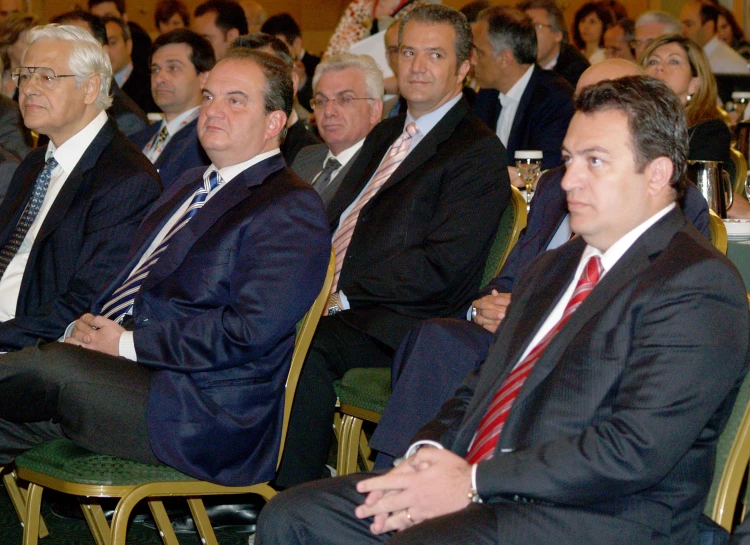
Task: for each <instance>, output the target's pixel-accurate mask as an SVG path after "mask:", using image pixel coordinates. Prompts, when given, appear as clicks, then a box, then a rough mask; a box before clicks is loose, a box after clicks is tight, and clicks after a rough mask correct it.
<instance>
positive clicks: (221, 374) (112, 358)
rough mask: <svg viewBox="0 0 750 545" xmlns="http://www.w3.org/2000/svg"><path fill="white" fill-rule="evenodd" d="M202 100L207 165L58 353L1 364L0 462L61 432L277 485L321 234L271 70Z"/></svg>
mask: <svg viewBox="0 0 750 545" xmlns="http://www.w3.org/2000/svg"><path fill="white" fill-rule="evenodd" d="M203 96H204V104H203V107H202V108H201V115H200V119H199V123H198V131H199V135H200V138H201V142H202V144H203V146H204V148H205V149H206V151H207V152H208V153H209V155H210V157H211V159H212V161H213V163H212V165H211V166H210V167H209V168H208V169H207V170H206V169H204V168H200V169H193V170H192V171H188V172H186V173H185V176H183V177H182V178H181V179H180V180H178V181H177V182H175V184H173V185H172V187H170V188H169V190H168V191H166V192H165V193H164V194H163V195H162V196H161V198H160V199H159V200H158V201H157V202H156V203H155V205H154V207H153V208H152V210H151V212H150V214H149V215H148V216H147V217H146V219H145V220H144V221H143V223H142V225H141V227H140V229H139V230H138V232H137V233H136V234H135V236H134V237H133V245H132V251H131V253H130V255H129V259H128V262H127V263H126V265H125V266H124V267H122V268H121V270H120V272H119V274H117V276H116V277H115V278H114V279H113V280H112V282H110V283H109V285H108V286H107V287H106V288H105V289H104V290H102V291H101V292H100V293H99V295H98V297H97V298H96V300H95V301H94V303H93V305H92V307H91V310H92V313H91V314H85V315H83V316H82V317H81V318H80V319H78V320H77V321H76V322H75V323H74V324H72V326H71V327H70V328H69V331H68V332H66V334H71V333H72V336H71V337H68V338H67V339H66V343H50V344H47V345H43V346H41V347H32V348H30V349H27V350H25V351H22V352H18V353H13V354H8V355H5V356H2V357H0V400H1V401H0V464H2V465H5V464H7V463H8V462H10V461H11V460H12V459H13V457H14V456H15V455H17V454H18V453H19V452H22V451H23V450H25V449H27V448H29V447H30V446H32V445H34V444H36V443H38V442H39V441H40V439H43V438H46V437H61V436H66V437H69V438H70V439H72V440H73V441H74V442H76V443H77V444H79V445H81V446H83V447H85V448H88V449H90V450H94V451H97V452H104V453H108V454H113V455H116V456H120V457H125V458H129V459H133V460H136V461H141V462H149V463H156V462H157V461H159V462H162V463H166V464H168V465H171V466H173V467H175V468H177V469H179V470H180V471H182V472H184V473H186V474H188V475H191V476H193V477H196V478H200V479H205V480H210V481H212V482H216V483H220V484H225V485H246V484H250V483H254V482H259V481H264V480H268V479H270V478H272V477H273V475H274V470H275V460H276V458H277V455H278V448H279V442H280V435H281V416H282V411H283V399H284V385H285V382H286V375H287V371H288V369H289V363H290V359H291V354H292V351H293V348H294V337H295V324H296V322H297V321H298V320H299V319H301V318H302V316H303V315H304V314H305V312H306V311H307V310H308V309H309V307H310V305H311V304H312V302H313V300H314V299H315V297H316V296H317V295H318V293H319V291H320V288H321V286H322V284H323V279H324V277H325V273H326V269H327V264H328V261H329V258H330V238H329V233H328V227H327V223H326V219H325V213H324V209H323V206H322V203H321V202H320V198H319V197H318V195H317V194H316V193H315V192H314V191H313V190H312V189H311V188H310V187H309V185H308V184H306V183H305V182H303V181H302V180H300V179H299V177H297V176H296V175H295V174H294V173H293V172H292V171H291V170H289V169H287V168H285V166H284V161H283V159H282V158H281V157H280V155H279V151H278V138H279V134H280V133H281V131H282V129H283V127H284V124H285V121H286V116H287V115H288V113H289V111H291V107H292V96H293V94H292V84H291V79H290V78H289V74H288V71H287V70H286V69H285V67H284V66H283V65H282V63H280V62H279V61H278V60H277V59H275V58H273V57H271V56H269V55H264V54H259V53H254V52H246V53H245V54H244V55H243V56H240V57H233V58H231V59H225V60H224V61H223V62H221V63H219V64H218V65H217V66H216V67H215V68H214V70H212V71H211V74H210V76H209V78H208V80H207V81H206V85H205V88H204V91H203ZM121 323H122V324H124V325H125V326H127V328H125V327H123V326H122V325H120V324H121ZM76 345H77V346H76ZM131 360H132V361H131ZM52 362H54V365H53V364H52ZM136 363H137V364H136ZM82 377H85V380H82ZM42 392H45V393H51V392H60V395H59V396H58V395H55V394H52V395H43V394H42ZM16 396H22V397H23V398H24V399H26V400H27V402H28V403H25V407H24V408H23V410H20V409H21V404H18V403H17V399H18V398H16ZM29 403H31V404H33V407H32V405H29ZM105 422H108V423H111V422H117V423H118V425H117V426H116V427H114V428H113V427H112V426H111V425H106V424H105ZM7 430H11V431H10V432H9V433H8V432H7Z"/></svg>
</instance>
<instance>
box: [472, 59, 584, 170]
mask: <svg viewBox="0 0 750 545" xmlns="http://www.w3.org/2000/svg"><path fill="white" fill-rule="evenodd" d="M498 95H499V91H497V89H482V90H480V91H479V93H477V101H476V104H475V105H474V109H475V110H476V112H477V115H478V116H479V118H480V119H481V120H482V121H484V122H485V123H486V124H487V126H488V127H489V128H490V130H491V131H493V132H494V131H495V129H496V127H497V120H498V118H499V117H500V101H499V100H498ZM573 112H574V108H573V88H572V87H571V86H570V85H569V84H568V83H567V82H566V81H565V80H564V79H562V78H561V77H560V76H558V75H556V74H555V73H553V72H551V71H549V70H542V69H541V68H539V67H538V66H536V65H535V66H534V71H533V72H532V74H531V78H530V79H529V83H528V84H527V85H526V89H525V90H524V92H523V95H522V96H521V101H520V102H519V104H518V109H517V110H516V115H515V117H514V118H513V125H512V127H511V130H510V135H509V136H508V146H507V151H508V160H509V161H510V162H511V163H513V157H514V155H515V153H516V150H542V152H543V153H544V158H543V159H542V168H544V169H548V168H555V167H558V166H560V165H561V164H562V155H561V152H560V148H561V147H562V142H563V139H564V138H565V133H566V132H568V124H570V119H571V118H572V117H573Z"/></svg>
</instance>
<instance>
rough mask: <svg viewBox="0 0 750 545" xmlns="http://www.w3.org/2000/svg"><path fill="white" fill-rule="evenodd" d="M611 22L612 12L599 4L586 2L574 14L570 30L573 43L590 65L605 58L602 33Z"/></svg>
mask: <svg viewBox="0 0 750 545" xmlns="http://www.w3.org/2000/svg"><path fill="white" fill-rule="evenodd" d="M613 21H614V17H613V15H612V12H611V11H610V10H609V8H607V7H606V6H605V5H604V4H602V3H601V2H586V3H585V4H583V5H582V6H581V7H580V8H579V10H578V11H577V12H576V15H575V18H574V20H573V28H572V31H573V32H572V34H573V43H575V46H576V47H577V48H578V49H579V50H580V51H581V53H583V55H584V56H585V57H586V58H587V59H588V60H589V62H590V63H591V64H596V63H598V62H601V61H603V60H604V59H606V58H607V56H606V54H605V52H604V31H605V30H607V29H608V28H609V27H610V26H611V25H612V23H613Z"/></svg>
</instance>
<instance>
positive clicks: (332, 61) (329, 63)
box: [312, 53, 384, 100]
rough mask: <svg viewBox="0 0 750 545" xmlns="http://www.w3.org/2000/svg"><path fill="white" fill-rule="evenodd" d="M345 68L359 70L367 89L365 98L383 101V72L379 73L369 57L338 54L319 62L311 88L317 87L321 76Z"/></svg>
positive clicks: (373, 61) (375, 64) (378, 69)
mask: <svg viewBox="0 0 750 545" xmlns="http://www.w3.org/2000/svg"><path fill="white" fill-rule="evenodd" d="M347 68H354V69H355V70H359V71H360V73H361V74H362V77H363V78H365V87H366V88H367V97H368V98H375V99H378V100H383V92H384V89H383V88H384V84H383V72H381V71H380V68H379V67H378V65H377V63H376V62H375V60H374V59H373V58H372V57H370V56H369V55H352V54H351V53H339V54H338V55H332V56H330V57H328V58H326V59H325V60H324V61H323V62H321V63H320V64H319V65H318V67H317V68H316V69H315V75H314V76H313V80H312V87H313V89H315V88H316V87H317V86H318V81H320V78H321V76H322V75H323V74H325V73H327V72H339V71H341V70H346V69H347Z"/></svg>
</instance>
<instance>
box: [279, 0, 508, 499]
mask: <svg viewBox="0 0 750 545" xmlns="http://www.w3.org/2000/svg"><path fill="white" fill-rule="evenodd" d="M400 50H401V59H400V60H399V70H398V72H399V73H398V78H399V89H400V91H401V93H402V95H403V96H404V97H406V100H407V101H408V112H405V113H404V114H402V115H400V116H398V117H394V118H390V119H387V120H385V121H383V122H381V123H380V124H379V125H378V126H377V127H375V128H374V129H373V130H372V132H370V134H369V135H368V137H367V139H366V140H365V143H364V145H363V146H362V150H361V152H360V155H359V157H358V158H357V160H356V161H355V163H354V164H353V165H352V167H351V169H350V170H349V173H348V175H347V176H346V179H344V181H343V182H342V184H341V186H340V187H339V190H338V193H337V194H336V196H335V197H334V198H333V200H332V201H331V203H330V204H329V205H328V208H327V212H328V218H329V221H330V225H331V229H332V232H333V244H334V249H335V250H336V276H335V278H334V287H333V290H332V295H331V298H330V300H329V310H328V313H329V316H324V317H323V318H322V319H321V321H320V324H319V326H318V330H317V332H316V334H315V338H314V339H313V343H312V346H311V349H310V353H309V354H308V357H307V360H306V362H305V366H304V368H303V371H302V375H301V377H300V383H299V387H298V389H297V394H296V396H295V399H294V407H293V409H292V416H291V420H290V425H289V432H288V435H287V442H286V446H285V449H284V459H283V460H282V463H281V469H280V473H279V476H278V478H277V481H276V482H277V484H279V485H280V486H290V485H292V484H296V483H298V482H303V481H307V480H311V479H316V478H319V477H321V476H322V475H323V470H324V464H325V461H326V457H327V454H328V444H329V440H330V433H331V423H332V421H333V411H334V405H335V402H336V394H335V392H334V390H333V380H335V379H336V378H337V377H340V376H341V375H343V374H344V373H345V372H346V371H347V370H348V369H349V368H352V367H364V366H379V367H388V366H390V364H391V358H392V357H393V352H394V351H395V349H396V348H397V347H398V345H399V343H400V342H401V339H402V338H403V336H404V335H405V334H406V333H407V332H408V330H409V329H410V328H411V326H412V325H413V324H414V323H416V322H417V321H419V320H421V319H424V318H427V317H436V316H458V315H459V314H460V313H461V312H462V309H465V307H466V304H467V302H468V301H469V299H470V298H471V294H472V291H474V290H476V289H477V287H478V286H479V282H480V281H481V276H482V271H483V269H484V264H485V260H486V258H487V254H488V252H489V248H490V246H491V244H492V241H493V240H494V236H495V234H496V230H497V225H498V222H499V219H500V215H501V214H502V212H503V210H504V209H505V206H506V205H507V202H508V196H509V185H508V177H507V168H506V158H505V150H504V149H503V148H502V145H501V144H500V142H499V141H498V139H497V138H496V137H495V135H494V134H493V133H492V131H490V130H488V129H487V128H486V127H485V126H484V125H483V124H482V122H481V121H480V120H479V119H478V118H477V117H476V115H474V114H473V113H472V112H471V108H470V107H469V106H468V104H466V102H465V101H464V100H463V99H462V96H461V89H462V86H463V85H462V84H463V79H464V77H465V76H466V73H467V72H468V70H469V55H470V51H471V30H470V28H469V26H468V23H467V22H466V18H465V17H464V16H463V15H462V14H461V13H459V12H458V11H456V10H454V9H452V8H448V7H445V6H439V5H428V6H424V7H419V8H416V9H415V10H414V11H412V12H410V13H409V14H408V15H407V16H406V17H405V18H404V20H403V23H402V27H401V39H400ZM464 312H465V311H464Z"/></svg>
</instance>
